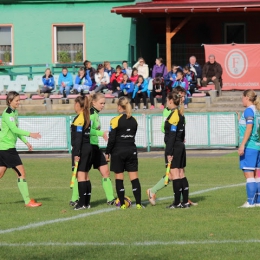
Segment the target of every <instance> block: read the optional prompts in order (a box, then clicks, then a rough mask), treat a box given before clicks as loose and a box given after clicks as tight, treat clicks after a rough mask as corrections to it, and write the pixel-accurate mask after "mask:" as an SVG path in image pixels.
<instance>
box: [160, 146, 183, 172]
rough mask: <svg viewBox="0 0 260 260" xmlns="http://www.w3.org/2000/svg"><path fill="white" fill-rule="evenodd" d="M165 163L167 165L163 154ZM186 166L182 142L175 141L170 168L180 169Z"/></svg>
mask: <svg viewBox="0 0 260 260" xmlns="http://www.w3.org/2000/svg"><path fill="white" fill-rule="evenodd" d="M164 156H165V164H166V166H167V164H168V160H167V155H166V154H165V155H164ZM185 167H186V149H185V145H184V143H183V142H175V144H174V148H173V159H172V163H171V169H174V168H178V169H182V168H185Z"/></svg>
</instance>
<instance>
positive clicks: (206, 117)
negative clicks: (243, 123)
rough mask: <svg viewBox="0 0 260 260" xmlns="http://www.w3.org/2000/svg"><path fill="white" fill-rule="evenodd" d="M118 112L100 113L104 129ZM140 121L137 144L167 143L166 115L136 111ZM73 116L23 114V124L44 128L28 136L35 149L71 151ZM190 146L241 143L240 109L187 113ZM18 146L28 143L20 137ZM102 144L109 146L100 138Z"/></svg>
mask: <svg viewBox="0 0 260 260" xmlns="http://www.w3.org/2000/svg"><path fill="white" fill-rule="evenodd" d="M114 116H116V114H109V115H102V114H101V115H100V121H101V125H102V129H103V130H109V125H110V120H111V119H112V118H113V117H114ZM134 117H135V118H136V120H137V122H138V131H137V134H136V145H137V147H139V148H146V149H147V151H150V149H151V148H153V147H154V148H155V147H164V141H163V138H164V134H163V133H162V132H161V125H162V122H163V117H162V115H161V114H155V115H143V114H136V115H134ZM73 118H74V117H72V116H26V117H24V116H21V117H19V128H21V129H25V130H28V131H30V132H40V133H41V135H42V138H41V139H40V140H35V139H32V138H30V137H28V141H29V142H30V143H31V144H32V145H33V147H34V150H35V151H44V150H45V151H55V150H63V151H68V152H70V150H71V142H70V124H71V122H72V120H73ZM185 120H186V141H185V143H186V146H187V147H188V148H189V147H190V148H192V147H193V148H215V147H236V146H238V125H237V124H238V123H237V122H238V120H237V114H236V113H230V112H223V113H187V114H186V115H185ZM16 147H17V149H18V150H27V147H26V146H25V145H24V144H23V143H22V142H21V141H20V140H18V142H17V146H16ZM100 147H102V148H104V147H106V143H105V141H104V140H103V139H102V138H100Z"/></svg>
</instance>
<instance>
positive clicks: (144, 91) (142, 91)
mask: <svg viewBox="0 0 260 260" xmlns="http://www.w3.org/2000/svg"><path fill="white" fill-rule="evenodd" d="M147 96H148V97H149V96H150V91H149V90H148V81H147V80H146V79H144V77H143V76H142V75H139V76H138V79H137V81H136V83H135V86H134V92H133V99H134V100H135V110H137V109H138V105H139V104H140V99H141V98H142V99H143V102H144V106H143V109H146V98H147Z"/></svg>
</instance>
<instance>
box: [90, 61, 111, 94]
mask: <svg viewBox="0 0 260 260" xmlns="http://www.w3.org/2000/svg"><path fill="white" fill-rule="evenodd" d="M95 81H96V87H95V89H94V91H95V93H97V92H102V91H103V90H105V89H107V86H108V84H109V82H110V77H109V75H108V73H107V72H105V71H104V66H103V65H102V64H99V65H98V68H97V71H96V74H95Z"/></svg>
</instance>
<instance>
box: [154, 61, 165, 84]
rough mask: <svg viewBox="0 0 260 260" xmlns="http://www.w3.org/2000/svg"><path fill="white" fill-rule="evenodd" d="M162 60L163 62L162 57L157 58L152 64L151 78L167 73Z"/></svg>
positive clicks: (163, 75)
mask: <svg viewBox="0 0 260 260" xmlns="http://www.w3.org/2000/svg"><path fill="white" fill-rule="evenodd" d="M162 62H163V59H162V58H157V59H156V60H155V65H154V66H153V71H152V78H153V79H155V78H157V77H161V78H163V77H165V76H166V75H167V68H166V66H165V65H164V64H163V63H162Z"/></svg>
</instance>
